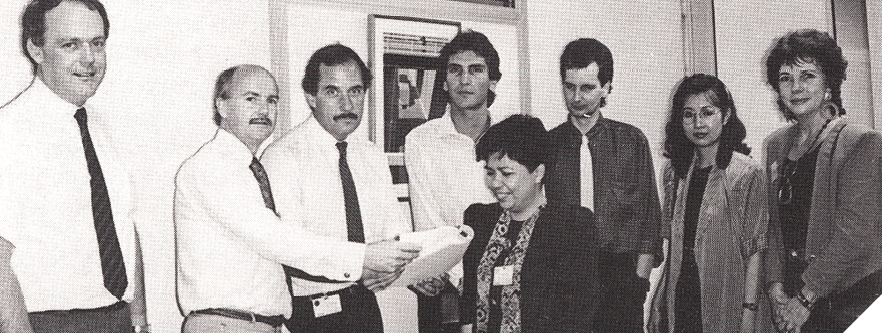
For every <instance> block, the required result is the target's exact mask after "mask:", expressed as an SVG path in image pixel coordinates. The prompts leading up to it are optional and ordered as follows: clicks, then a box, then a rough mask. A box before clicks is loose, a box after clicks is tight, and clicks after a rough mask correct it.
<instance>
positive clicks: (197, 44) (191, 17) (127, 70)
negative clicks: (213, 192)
mask: <svg viewBox="0 0 882 333" xmlns="http://www.w3.org/2000/svg"><path fill="white" fill-rule="evenodd" d="M25 3H26V1H25V0H13V1H9V0H7V1H3V2H0V29H2V30H0V73H4V80H3V83H2V84H0V101H3V102H5V101H6V100H8V99H9V98H10V97H12V96H14V95H15V94H16V93H17V92H18V91H20V90H21V89H22V88H23V87H24V86H25V85H26V84H27V83H28V82H29V80H30V67H29V64H28V63H27V60H25V58H24V57H23V56H22V55H21V54H20V53H19V51H18V50H19V46H18V42H19V41H18V38H19V36H20V29H19V23H18V22H19V16H20V13H21V11H22V9H23V7H24V4H25ZM104 3H105V6H106V7H107V11H108V14H109V17H110V22H111V27H110V38H109V40H108V47H107V55H108V72H107V76H106V77H105V80H104V83H103V84H102V85H101V87H100V88H99V89H98V92H97V94H96V95H95V96H94V97H93V98H92V99H91V100H90V104H92V105H93V106H95V107H98V108H104V109H108V110H116V114H117V115H118V118H117V119H116V120H115V121H116V122H117V126H118V128H119V129H120V131H119V133H123V134H122V135H120V134H117V135H116V138H117V139H121V140H122V142H121V146H123V147H125V148H126V149H127V150H128V151H129V152H130V156H127V157H126V158H127V159H128V161H130V165H131V167H132V173H133V175H134V177H135V180H136V182H137V188H136V191H137V193H136V195H137V197H138V200H139V202H138V206H139V208H140V211H139V217H140V218H139V219H138V223H139V225H138V227H139V230H140V232H141V235H142V236H141V238H142V242H143V243H142V245H143V246H144V255H145V269H146V277H147V303H148V315H149V317H150V321H151V323H152V324H153V325H154V332H176V331H180V325H181V320H182V317H181V315H180V314H179V313H178V309H177V304H176V301H175V283H174V281H175V280H174V279H175V276H174V272H175V271H174V232H173V225H172V198H173V193H174V183H173V177H174V174H175V172H176V171H177V168H178V166H179V165H180V163H181V162H182V161H183V160H184V159H185V158H186V157H188V156H189V155H190V154H192V153H193V152H195V151H196V149H197V148H198V147H199V146H200V145H201V144H202V143H204V142H205V141H207V140H208V139H210V138H211V135H213V133H214V130H215V128H216V127H215V126H214V123H213V122H212V120H211V116H212V108H211V98H212V93H213V92H212V90H213V84H214V80H215V78H216V77H217V75H218V74H220V72H221V71H222V70H224V69H225V68H227V67H229V66H232V65H236V64H240V63H256V64H261V65H264V66H266V67H267V68H269V67H270V52H269V39H268V38H269V37H268V36H269V31H268V29H269V28H268V23H267V22H268V8H269V6H268V1H266V0H261V1H250V2H248V4H247V5H243V2H241V1H235V0H222V1H211V2H207V1H157V2H149V1H137V0H106V1H104ZM218 255H223V253H218Z"/></svg>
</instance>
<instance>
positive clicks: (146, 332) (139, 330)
mask: <svg viewBox="0 0 882 333" xmlns="http://www.w3.org/2000/svg"><path fill="white" fill-rule="evenodd" d="M132 333H150V324H146V325H144V326H141V325H135V326H132Z"/></svg>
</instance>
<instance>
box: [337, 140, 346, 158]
mask: <svg viewBox="0 0 882 333" xmlns="http://www.w3.org/2000/svg"><path fill="white" fill-rule="evenodd" d="M346 145H347V143H346V141H340V142H337V150H339V151H340V155H346Z"/></svg>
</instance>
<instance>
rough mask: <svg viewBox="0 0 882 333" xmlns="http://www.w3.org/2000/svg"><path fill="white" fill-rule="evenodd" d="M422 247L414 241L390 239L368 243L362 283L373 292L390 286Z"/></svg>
mask: <svg viewBox="0 0 882 333" xmlns="http://www.w3.org/2000/svg"><path fill="white" fill-rule="evenodd" d="M421 249H422V248H421V247H420V246H419V245H416V244H413V243H405V242H399V241H397V240H393V239H388V240H382V241H379V242H373V243H370V244H367V246H366V247H365V253H364V266H363V268H362V272H361V280H360V282H361V284H363V285H364V286H365V287H367V288H368V289H370V290H371V291H373V292H377V291H380V290H383V289H385V288H386V287H388V286H389V285H390V284H392V282H395V280H397V279H398V277H399V276H401V273H402V272H404V266H405V265H407V264H409V263H410V262H411V261H413V260H414V259H416V257H418V256H419V254H420V250H421Z"/></svg>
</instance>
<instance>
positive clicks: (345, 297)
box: [285, 284, 383, 333]
mask: <svg viewBox="0 0 882 333" xmlns="http://www.w3.org/2000/svg"><path fill="white" fill-rule="evenodd" d="M338 295H340V304H341V307H342V309H343V311H341V312H338V313H334V314H330V315H326V316H321V317H318V318H316V317H315V314H314V312H313V310H312V302H313V297H310V296H298V297H294V298H293V301H292V306H293V311H292V313H291V319H290V320H288V321H287V322H285V327H287V328H288V331H290V332H291V333H301V332H302V333H313V332H315V333H348V332H364V333H382V332H383V318H382V317H381V315H380V307H379V305H377V298H376V296H374V293H373V292H372V291H370V290H368V289H367V288H365V287H364V286H362V285H360V284H357V285H354V286H352V287H349V288H346V289H343V290H341V291H340V293H339V294H338ZM319 300H321V299H319Z"/></svg>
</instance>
